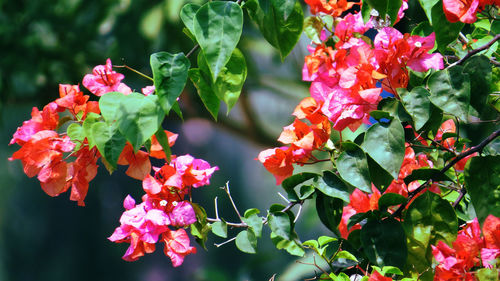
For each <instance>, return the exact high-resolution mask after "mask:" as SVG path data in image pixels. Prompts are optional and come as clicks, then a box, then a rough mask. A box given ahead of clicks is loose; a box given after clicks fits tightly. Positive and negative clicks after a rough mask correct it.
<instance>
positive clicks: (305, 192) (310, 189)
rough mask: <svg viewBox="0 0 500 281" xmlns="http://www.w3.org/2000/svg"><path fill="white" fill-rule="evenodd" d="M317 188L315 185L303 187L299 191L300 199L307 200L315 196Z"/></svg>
mask: <svg viewBox="0 0 500 281" xmlns="http://www.w3.org/2000/svg"><path fill="white" fill-rule="evenodd" d="M315 190H316V189H315V187H314V186H313V185H303V186H301V187H300V189H299V199H300V200H306V199H307V198H309V197H311V195H313V194H314V191H315Z"/></svg>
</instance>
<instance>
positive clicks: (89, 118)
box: [82, 112, 101, 149]
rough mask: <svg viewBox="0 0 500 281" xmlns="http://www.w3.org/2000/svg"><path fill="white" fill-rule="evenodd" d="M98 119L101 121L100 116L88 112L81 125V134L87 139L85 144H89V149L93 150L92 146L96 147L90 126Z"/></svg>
mask: <svg viewBox="0 0 500 281" xmlns="http://www.w3.org/2000/svg"><path fill="white" fill-rule="evenodd" d="M100 119H101V115H99V114H96V113H93V112H90V113H88V114H87V117H86V118H85V121H83V125H82V128H83V133H84V134H85V137H86V138H87V142H88V143H89V149H92V148H94V146H95V145H96V143H95V140H94V135H93V134H92V125H94V124H95V123H96V122H98V121H99V120H100Z"/></svg>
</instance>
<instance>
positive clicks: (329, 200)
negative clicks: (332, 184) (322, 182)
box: [316, 192, 344, 233]
mask: <svg viewBox="0 0 500 281" xmlns="http://www.w3.org/2000/svg"><path fill="white" fill-rule="evenodd" d="M343 208H344V201H342V200H341V199H339V198H333V197H330V196H327V195H325V194H323V193H322V192H316V211H317V212H318V217H319V219H320V220H321V222H322V223H323V224H324V225H325V226H326V227H327V228H328V229H330V230H331V231H332V232H334V233H337V232H338V231H337V227H338V225H339V223H340V220H341V219H342V210H343Z"/></svg>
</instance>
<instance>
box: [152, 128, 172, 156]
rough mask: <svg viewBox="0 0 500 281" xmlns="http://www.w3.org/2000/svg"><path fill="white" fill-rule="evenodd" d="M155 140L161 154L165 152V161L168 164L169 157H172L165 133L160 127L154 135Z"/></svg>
mask: <svg viewBox="0 0 500 281" xmlns="http://www.w3.org/2000/svg"><path fill="white" fill-rule="evenodd" d="M155 136H156V139H157V140H158V142H159V143H160V145H161V148H163V152H165V156H166V157H167V161H168V162H170V156H171V155H172V151H171V150H170V145H169V144H168V136H167V134H166V133H165V130H163V128H162V127H161V126H160V127H159V128H158V131H156V133H155Z"/></svg>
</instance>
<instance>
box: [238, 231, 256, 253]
mask: <svg viewBox="0 0 500 281" xmlns="http://www.w3.org/2000/svg"><path fill="white" fill-rule="evenodd" d="M236 247H238V249H239V250H240V251H242V252H244V253H247V254H255V253H256V252H257V238H256V237H255V234H254V233H253V232H252V231H251V230H243V231H241V232H240V233H238V235H236Z"/></svg>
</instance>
